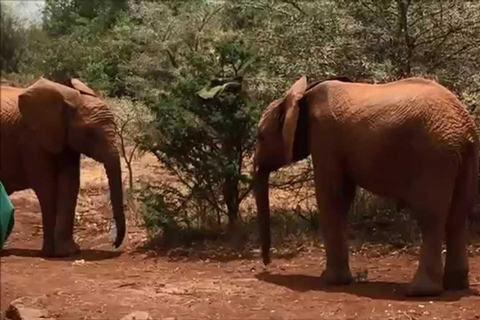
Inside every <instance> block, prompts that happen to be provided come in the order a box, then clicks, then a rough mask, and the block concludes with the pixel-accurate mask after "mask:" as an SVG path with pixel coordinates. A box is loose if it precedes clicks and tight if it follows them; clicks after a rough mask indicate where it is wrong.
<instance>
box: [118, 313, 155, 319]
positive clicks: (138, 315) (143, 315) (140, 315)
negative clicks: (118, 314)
mask: <svg viewBox="0 0 480 320" xmlns="http://www.w3.org/2000/svg"><path fill="white" fill-rule="evenodd" d="M122 320H153V319H152V317H150V315H149V314H148V312H145V311H135V312H132V313H130V314H129V315H126V316H125V317H123V318H122Z"/></svg>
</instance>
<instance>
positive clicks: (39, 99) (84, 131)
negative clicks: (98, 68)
mask: <svg viewBox="0 0 480 320" xmlns="http://www.w3.org/2000/svg"><path fill="white" fill-rule="evenodd" d="M18 104H19V109H20V113H21V115H22V119H23V120H24V122H25V123H26V125H27V126H28V127H29V128H30V129H32V130H33V131H34V132H35V136H36V137H37V138H38V142H39V144H40V145H41V147H43V148H44V149H45V150H46V151H47V152H50V153H52V154H60V153H62V151H64V150H66V149H67V148H69V149H70V150H73V151H75V152H78V153H83V154H85V155H86V156H88V157H91V158H93V159H94V160H96V161H98V162H101V163H103V165H104V167H105V170H106V173H107V176H108V181H109V188H110V198H111V202H112V208H113V215H114V218H115V224H116V231H117V234H116V239H115V242H114V245H115V247H119V246H120V245H121V244H122V242H123V238H124V237H125V216H124V211H123V188H122V179H121V167H120V157H119V153H118V149H117V147H116V135H115V121H114V116H113V113H112V112H111V110H110V109H109V107H108V106H107V104H106V103H105V101H103V100H102V99H101V98H100V97H99V96H98V94H96V93H95V92H94V91H93V90H92V89H90V88H89V87H87V86H86V85H85V84H84V83H82V82H81V81H79V80H77V79H71V80H70V83H69V86H66V85H62V84H59V83H55V82H52V81H49V80H47V79H44V78H40V79H39V80H38V81H37V82H36V83H34V84H33V85H32V86H30V87H28V88H27V89H26V90H25V91H24V92H23V93H22V94H21V95H20V96H19V100H18Z"/></svg>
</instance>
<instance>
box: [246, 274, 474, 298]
mask: <svg viewBox="0 0 480 320" xmlns="http://www.w3.org/2000/svg"><path fill="white" fill-rule="evenodd" d="M255 277H256V278H257V279H258V280H260V281H264V282H268V283H272V284H275V285H278V286H282V287H286V288H288V289H290V290H294V291H298V292H307V291H323V292H332V293H348V294H353V295H356V296H359V297H367V298H370V299H380V300H398V301H458V300H460V299H461V298H463V297H468V296H480V293H479V292H478V290H476V289H470V290H464V291H446V292H444V293H443V294H442V295H441V296H439V297H407V296H405V292H406V290H407V284H406V283H396V282H385V281H368V282H355V283H352V284H350V285H346V286H327V285H324V284H322V283H321V282H320V277H316V276H309V275H300V274H289V275H285V274H274V273H270V272H262V273H259V274H257V275H255Z"/></svg>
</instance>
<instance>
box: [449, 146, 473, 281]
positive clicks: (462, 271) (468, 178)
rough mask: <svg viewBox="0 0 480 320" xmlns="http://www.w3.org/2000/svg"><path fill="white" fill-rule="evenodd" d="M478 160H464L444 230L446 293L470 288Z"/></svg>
mask: <svg viewBox="0 0 480 320" xmlns="http://www.w3.org/2000/svg"><path fill="white" fill-rule="evenodd" d="M476 161H477V156H476V154H474V155H473V156H471V157H469V158H468V157H467V158H465V162H464V165H463V167H462V168H461V170H460V172H459V175H458V177H457V180H456V185H455V190H454V192H453V198H452V204H451V208H450V212H449V215H448V219H447V225H446V230H445V232H446V243H447V256H446V259H445V270H444V275H443V287H444V289H447V290H464V289H468V287H469V280H468V272H469V267H468V252H467V243H468V232H467V217H468V214H470V213H471V212H473V208H474V206H475V197H476V190H477V185H476V184H477V171H478V167H477V166H478V164H477V163H476Z"/></svg>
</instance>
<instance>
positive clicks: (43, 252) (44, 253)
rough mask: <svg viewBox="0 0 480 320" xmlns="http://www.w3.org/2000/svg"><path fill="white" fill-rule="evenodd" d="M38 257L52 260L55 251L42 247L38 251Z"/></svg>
mask: <svg viewBox="0 0 480 320" xmlns="http://www.w3.org/2000/svg"><path fill="white" fill-rule="evenodd" d="M40 257H44V258H53V257H55V251H54V250H53V248H51V247H46V246H43V247H42V250H41V251H40Z"/></svg>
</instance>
